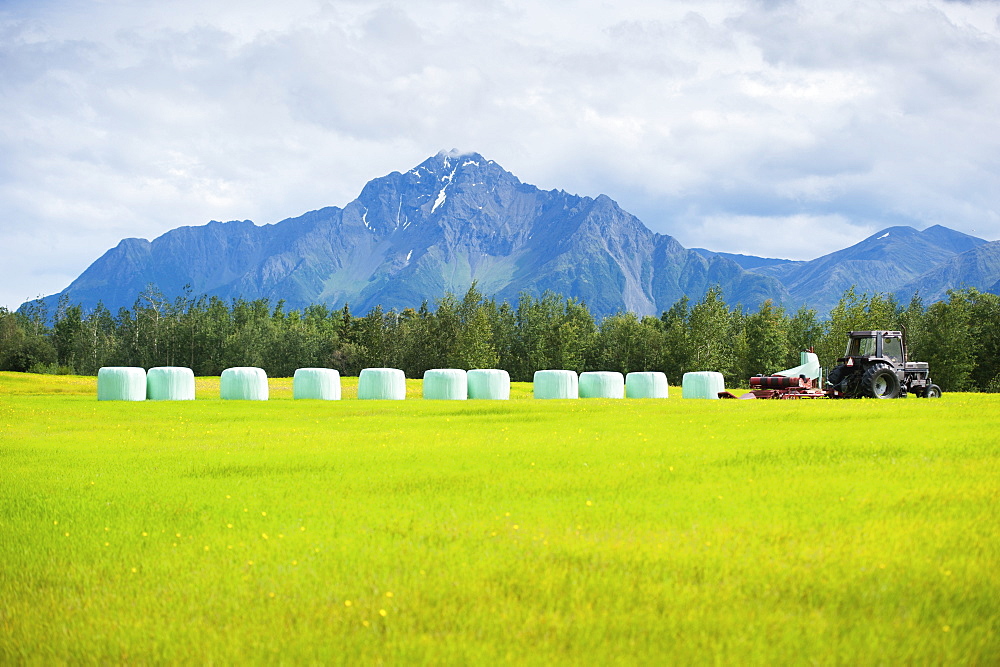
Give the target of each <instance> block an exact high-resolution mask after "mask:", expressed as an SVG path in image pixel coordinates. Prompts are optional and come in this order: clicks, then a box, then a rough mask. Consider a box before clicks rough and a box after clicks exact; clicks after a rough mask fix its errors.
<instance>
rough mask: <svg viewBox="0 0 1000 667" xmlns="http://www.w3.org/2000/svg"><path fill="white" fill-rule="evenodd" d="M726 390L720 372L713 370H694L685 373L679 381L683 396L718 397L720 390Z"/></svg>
mask: <svg viewBox="0 0 1000 667" xmlns="http://www.w3.org/2000/svg"><path fill="white" fill-rule="evenodd" d="M725 390H726V383H725V380H723V379H722V373H716V372H715V371H694V372H691V373H685V374H684V379H683V380H682V381H681V396H682V397H683V398H718V397H719V392H720V391H725Z"/></svg>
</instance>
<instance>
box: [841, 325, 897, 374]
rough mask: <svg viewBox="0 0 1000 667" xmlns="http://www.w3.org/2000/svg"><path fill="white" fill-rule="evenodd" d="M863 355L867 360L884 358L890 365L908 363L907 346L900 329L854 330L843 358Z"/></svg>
mask: <svg viewBox="0 0 1000 667" xmlns="http://www.w3.org/2000/svg"><path fill="white" fill-rule="evenodd" d="M852 357H861V358H863V359H864V360H865V361H873V360H875V359H883V360H885V361H886V362H888V363H889V365H890V366H893V367H900V366H903V365H904V364H906V346H905V345H904V344H903V334H902V332H900V331H852V332H851V334H850V338H849V339H848V341H847V351H846V352H844V357H843V360H844V361H847V360H848V359H850V358H852Z"/></svg>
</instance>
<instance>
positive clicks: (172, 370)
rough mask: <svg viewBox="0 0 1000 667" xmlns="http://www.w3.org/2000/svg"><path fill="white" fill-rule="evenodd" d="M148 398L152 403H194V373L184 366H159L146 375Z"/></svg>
mask: <svg viewBox="0 0 1000 667" xmlns="http://www.w3.org/2000/svg"><path fill="white" fill-rule="evenodd" d="M146 398H148V399H149V400H151V401H193V400H194V371H192V370H191V369H190V368H184V367H183V366H157V367H156V368H150V369H149V372H148V373H146Z"/></svg>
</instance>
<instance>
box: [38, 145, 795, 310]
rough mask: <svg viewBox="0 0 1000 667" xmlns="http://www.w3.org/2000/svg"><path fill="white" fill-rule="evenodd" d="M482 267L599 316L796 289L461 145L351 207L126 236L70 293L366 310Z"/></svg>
mask: <svg viewBox="0 0 1000 667" xmlns="http://www.w3.org/2000/svg"><path fill="white" fill-rule="evenodd" d="M473 280H475V281H478V286H479V289H480V290H481V291H482V292H483V293H485V294H489V295H496V296H497V297H499V298H501V299H504V298H505V299H508V300H511V301H513V300H516V298H517V296H518V294H519V293H520V292H522V291H527V292H529V293H534V294H539V293H541V292H542V291H544V290H546V289H550V290H553V291H556V292H559V293H561V294H563V295H565V296H572V297H577V298H579V299H582V300H583V301H585V302H586V303H587V304H588V305H590V307H591V308H592V310H593V311H594V312H595V313H596V314H598V315H606V314H611V313H614V312H617V311H620V310H631V311H633V312H636V313H639V314H643V315H646V314H649V315H658V314H659V313H660V312H661V311H663V310H665V309H667V308H669V307H670V306H671V305H672V304H673V303H674V302H675V301H677V300H678V299H680V298H681V297H682V296H685V295H687V296H689V297H691V298H692V299H698V298H700V297H701V296H702V295H703V294H704V293H705V291H706V290H708V289H709V288H710V287H711V286H712V285H715V284H718V285H720V286H721V287H722V289H723V293H724V295H725V298H726V299H727V300H728V301H729V302H730V303H733V304H735V303H738V302H740V303H744V304H748V305H756V304H758V303H759V302H760V301H762V300H763V299H767V298H771V299H774V300H776V301H783V300H787V298H788V295H787V293H786V292H785V290H784V289H783V288H782V286H781V285H780V283H779V282H778V281H777V280H775V279H774V278H772V277H770V276H763V275H758V274H754V273H749V272H747V271H744V270H743V269H742V268H741V267H740V266H739V265H738V264H736V263H735V262H733V261H732V260H730V259H728V258H726V257H719V256H714V257H710V258H706V257H702V256H701V255H699V254H698V253H696V252H694V251H691V250H688V249H686V248H683V247H682V246H681V245H680V244H679V243H677V242H676V241H675V240H674V239H673V238H671V237H669V236H664V235H661V234H655V233H653V232H651V231H650V230H649V229H648V228H646V227H645V226H644V225H643V224H642V223H641V222H640V221H639V220H638V219H637V218H636V217H635V216H632V215H631V214H629V213H627V212H625V211H623V210H622V209H621V208H620V207H619V206H618V205H617V204H616V203H615V202H614V201H612V200H611V199H610V198H608V197H606V196H603V195H602V196H599V197H597V198H596V199H592V198H590V197H580V196H576V195H571V194H568V193H566V192H563V191H559V190H551V191H544V190H539V189H538V188H536V187H534V186H532V185H528V184H525V183H521V182H520V181H519V180H518V179H517V178H516V177H514V176H513V175H512V174H511V173H509V172H507V171H505V170H504V169H502V168H501V167H500V166H499V165H497V164H496V163H495V162H493V161H491V160H487V159H485V158H484V157H482V156H481V155H479V154H475V153H472V154H458V153H455V152H451V153H439V154H438V155H436V156H434V157H432V158H429V159H428V160H426V161H424V162H423V163H421V164H420V165H418V166H417V167H415V168H413V169H411V170H410V171H407V172H405V173H399V172H394V173H392V174H389V175H387V176H384V177H381V178H377V179H375V180H373V181H371V182H369V183H368V184H367V185H366V186H365V187H364V188H363V190H362V191H361V194H360V195H359V196H358V198H357V199H356V200H354V201H352V202H350V203H349V204H347V205H346V206H344V207H343V208H342V209H341V208H335V207H331V208H325V209H322V210H319V211H313V212H310V213H307V214H305V215H302V216H300V217H297V218H290V219H287V220H283V221H282V222H279V223H277V224H273V225H263V226H257V225H254V224H253V223H251V222H249V221H244V222H228V223H218V222H212V223H209V224H207V225H204V226H200V227H180V228H177V229H174V230H171V231H169V232H167V233H166V234H164V235H162V236H160V237H159V238H157V239H155V240H153V241H152V242H149V241H145V240H143V239H126V240H125V241H122V242H121V243H120V244H119V245H118V246H116V247H115V248H113V249H111V250H109V251H108V252H107V253H105V254H104V255H103V256H102V257H101V258H100V259H98V260H97V261H96V262H94V264H92V265H91V266H90V267H89V268H88V269H87V270H86V271H84V273H83V274H81V275H80V277H79V278H77V279H76V280H75V281H73V283H72V284H70V286H69V287H67V288H66V290H64V292H63V293H65V294H68V295H69V297H70V300H71V301H72V302H74V303H77V302H78V303H82V304H83V305H84V306H85V307H90V306H93V305H95V304H96V303H97V302H98V301H103V302H104V304H105V305H106V306H108V307H109V308H112V309H113V310H114V309H117V308H118V307H119V306H128V305H131V304H132V302H133V301H134V299H135V297H136V294H138V293H139V292H140V291H141V290H142V289H144V288H145V287H146V286H147V285H148V284H153V285H155V286H156V287H157V288H159V289H160V290H161V291H162V292H163V293H164V294H165V295H167V296H168V297H173V296H175V295H177V294H180V293H181V290H182V288H183V286H184V285H190V286H191V287H192V289H193V291H194V293H196V294H201V293H206V294H209V295H217V296H220V297H223V298H226V299H229V298H234V297H237V296H242V297H244V298H248V299H254V298H259V297H267V298H270V299H272V300H275V301H276V300H278V299H284V300H285V301H286V302H287V303H288V304H289V306H290V307H299V306H303V305H306V304H309V303H318V302H323V303H327V304H330V305H333V306H338V307H339V306H340V305H342V304H344V303H345V302H346V303H349V304H350V305H351V308H352V309H353V310H355V312H367V310H368V309H370V308H371V307H373V306H375V305H381V306H382V307H383V308H384V309H389V308H397V309H399V308H404V307H410V306H417V305H419V304H420V303H421V302H422V301H424V300H431V301H432V300H433V299H435V298H438V297H440V296H442V295H443V294H444V293H445V292H449V291H450V292H453V293H457V294H461V293H464V292H465V290H467V289H468V287H469V286H470V285H471V283H472V281H473ZM57 297H58V295H53V296H52V297H49V299H51V300H54V299H56V298H57Z"/></svg>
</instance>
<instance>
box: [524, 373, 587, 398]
mask: <svg viewBox="0 0 1000 667" xmlns="http://www.w3.org/2000/svg"><path fill="white" fill-rule="evenodd" d="M533 380H534V382H533V386H532V391H533V392H534V396H535V398H579V396H580V394H579V392H578V390H577V387H578V384H577V383H578V380H577V377H576V372H575V371H564V370H548V371H535V376H534V378H533Z"/></svg>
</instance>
